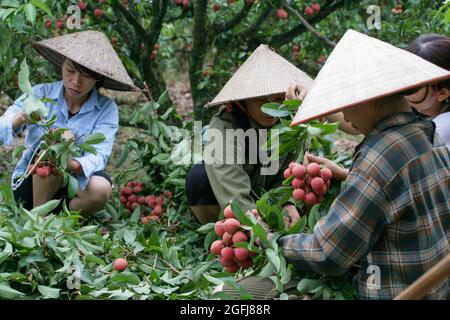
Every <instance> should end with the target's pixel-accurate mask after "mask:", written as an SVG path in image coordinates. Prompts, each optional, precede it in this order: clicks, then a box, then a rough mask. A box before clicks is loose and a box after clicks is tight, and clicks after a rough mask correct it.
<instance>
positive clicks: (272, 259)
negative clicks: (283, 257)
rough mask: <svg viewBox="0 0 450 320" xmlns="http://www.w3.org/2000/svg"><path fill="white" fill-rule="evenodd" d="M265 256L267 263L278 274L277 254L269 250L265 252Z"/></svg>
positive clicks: (279, 262)
mask: <svg viewBox="0 0 450 320" xmlns="http://www.w3.org/2000/svg"><path fill="white" fill-rule="evenodd" d="M266 255H267V259H269V261H270V262H271V263H272V264H273V266H274V267H275V270H276V271H277V272H280V267H281V261H280V257H279V256H278V254H277V253H276V252H275V251H274V250H273V249H270V248H269V249H267V250H266Z"/></svg>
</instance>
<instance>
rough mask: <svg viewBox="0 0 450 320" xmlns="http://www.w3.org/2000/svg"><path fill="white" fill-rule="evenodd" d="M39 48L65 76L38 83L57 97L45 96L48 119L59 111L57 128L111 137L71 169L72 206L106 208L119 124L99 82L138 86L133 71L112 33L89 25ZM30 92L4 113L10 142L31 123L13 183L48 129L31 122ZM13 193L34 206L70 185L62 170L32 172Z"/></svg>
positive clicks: (1, 129) (88, 210) (40, 94)
mask: <svg viewBox="0 0 450 320" xmlns="http://www.w3.org/2000/svg"><path fill="white" fill-rule="evenodd" d="M33 46H34V48H35V49H36V50H37V51H38V52H39V53H40V54H41V55H42V56H43V57H44V58H46V59H47V60H49V61H50V62H52V63H53V64H55V65H57V66H58V67H60V68H61V73H62V79H61V80H60V81H57V82H53V83H46V84H39V85H36V86H35V87H33V94H34V95H35V96H36V97H37V98H49V99H51V100H53V101H54V102H55V103H49V102H45V104H46V106H47V107H48V108H49V115H48V117H47V118H48V119H50V118H51V117H53V116H56V117H57V120H56V123H55V124H54V125H53V127H54V128H67V129H69V131H66V133H67V137H68V138H70V137H74V138H75V140H76V141H82V140H83V138H85V137H87V136H89V135H91V134H93V133H101V134H103V135H104V136H105V137H106V139H105V141H103V142H102V143H99V144H97V145H95V149H96V151H97V154H93V153H85V154H83V155H82V156H80V157H77V158H69V160H68V165H67V169H68V171H69V172H71V173H72V174H73V175H75V176H76V177H77V179H78V182H79V190H78V192H77V194H76V196H75V197H74V198H72V199H68V200H69V201H68V206H69V208H70V209H72V210H81V212H82V213H83V214H92V213H95V212H97V211H99V210H101V209H102V208H103V207H104V205H105V204H106V202H107V200H108V198H109V197H110V195H111V192H112V182H111V179H110V178H109V177H108V176H107V175H106V174H105V172H104V169H105V167H106V164H107V162H108V158H109V156H110V154H111V150H112V146H113V143H114V137H115V134H116V132H117V129H118V127H119V113H118V109H117V105H116V103H115V102H114V101H113V100H111V99H110V98H107V97H105V96H103V95H101V94H100V93H99V92H98V89H99V88H100V87H105V88H109V89H113V90H122V91H128V90H134V89H135V86H134V84H133V81H132V80H131V79H130V77H129V76H128V74H127V72H126V70H125V68H124V66H123V65H122V63H121V61H120V59H119V57H118V55H117V53H116V52H115V51H114V49H113V47H112V46H111V44H110V42H109V40H108V39H107V37H106V36H105V35H104V34H103V33H101V32H95V31H86V32H78V33H72V34H68V35H64V36H60V37H56V38H52V39H48V40H44V41H40V42H37V43H34V44H33ZM24 100H25V95H23V96H22V97H20V98H19V99H18V100H16V101H15V102H14V104H13V105H12V106H11V107H9V109H8V110H7V111H6V113H5V114H4V115H3V116H2V117H1V118H0V141H2V142H3V143H5V144H11V143H12V140H13V137H14V135H16V134H18V133H19V132H21V131H23V130H24V129H25V128H27V133H26V137H25V146H26V147H27V149H26V150H25V152H24V153H23V155H22V158H21V159H20V161H19V163H18V164H17V166H16V167H15V169H14V172H13V175H12V182H13V186H14V184H15V182H16V181H17V179H18V177H19V176H21V175H23V174H24V173H25V172H26V170H27V165H28V164H29V163H30V162H31V161H33V159H32V158H33V155H34V154H35V153H36V151H38V150H37V149H38V147H39V144H40V141H41V139H42V136H43V133H44V132H43V130H42V128H41V127H40V126H38V125H33V124H29V118H28V116H27V114H26V113H25V112H24V108H23V107H24V106H23V104H24ZM13 189H15V190H14V197H15V199H16V200H17V201H20V202H22V203H23V204H24V207H25V208H27V209H31V208H33V207H36V206H39V205H41V204H43V203H45V202H47V201H48V200H50V199H52V198H56V199H60V198H62V197H66V196H67V188H62V176H58V177H56V176H49V177H48V178H46V179H42V178H40V177H38V176H37V175H30V176H28V178H27V179H26V180H24V181H23V182H22V183H21V184H20V186H18V187H17V186H16V187H13Z"/></svg>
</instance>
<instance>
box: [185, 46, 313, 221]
mask: <svg viewBox="0 0 450 320" xmlns="http://www.w3.org/2000/svg"><path fill="white" fill-rule="evenodd" d="M294 79H300V81H301V82H310V81H311V79H310V78H309V77H308V76H307V75H306V74H305V73H304V72H302V71H301V70H299V69H298V68H296V67H295V66H294V65H292V64H291V63H289V62H288V61H287V60H285V59H284V58H282V57H281V56H279V55H278V54H276V53H275V52H274V51H272V50H271V49H269V47H268V46H266V45H261V46H260V47H259V48H257V49H256V50H255V52H254V53H253V54H252V55H251V56H250V57H249V58H248V59H247V60H246V61H245V63H244V64H243V65H242V66H241V67H240V68H239V70H237V71H236V73H235V74H234V75H233V77H232V78H231V79H230V80H229V81H228V82H227V83H226V85H225V86H224V87H223V88H222V90H221V91H220V92H219V94H218V95H217V96H216V97H215V98H214V100H213V101H212V102H210V103H209V106H210V107H213V106H222V107H221V108H220V109H219V111H218V113H217V114H216V115H215V116H214V117H213V119H212V120H211V122H210V126H209V129H208V139H209V142H208V144H207V146H206V148H205V152H204V161H203V162H202V163H199V164H196V165H195V166H194V167H193V168H192V170H191V171H190V172H189V174H188V176H187V179H186V190H187V196H188V201H189V203H190V205H191V208H192V210H193V212H194V215H195V216H196V218H197V220H198V221H199V222H200V223H207V222H211V221H217V219H218V216H219V211H220V209H224V207H225V206H226V205H227V204H229V202H230V201H231V200H235V201H236V202H237V203H238V204H239V205H240V206H241V208H242V209H244V210H248V209H250V208H254V207H255V195H256V193H257V192H259V191H260V190H261V188H264V189H266V190H269V189H271V188H273V187H275V186H277V185H278V184H280V183H281V182H282V180H283V175H282V168H284V167H286V166H287V165H288V163H289V162H290V161H292V160H294V159H295V155H288V156H286V157H284V158H282V159H280V160H279V163H278V168H277V170H276V171H275V172H272V173H268V174H263V173H262V167H263V165H262V161H260V157H259V156H258V154H257V155H256V157H257V161H251V160H250V158H251V157H250V156H249V154H250V153H251V152H252V151H254V150H255V149H254V148H252V147H256V149H257V150H259V148H258V143H261V140H259V141H250V142H249V141H248V140H247V142H242V141H240V142H235V140H234V137H233V136H231V135H227V134H226V132H227V130H230V131H231V132H237V131H233V130H239V129H241V130H243V131H244V132H251V131H252V130H254V132H255V133H258V132H263V131H262V130H264V129H266V130H267V129H270V128H272V127H273V126H274V125H275V124H276V123H277V122H278V121H279V119H278V118H274V117H271V116H269V115H267V114H265V113H263V112H262V111H261V106H262V105H263V104H265V103H268V102H279V103H281V102H283V101H284V96H285V93H286V89H287V87H288V85H289V83H291V82H292V81H293V80H294ZM213 133H217V135H218V136H220V137H219V138H217V135H214V134H213ZM213 136H214V137H213ZM264 142H265V141H264ZM264 142H263V143H264ZM223 146H225V147H223ZM214 148H216V149H217V150H220V151H217V150H216V152H217V154H216V155H213V156H212V157H208V156H207V155H206V154H207V153H208V150H212V149H214ZM227 150H228V151H227ZM230 150H231V151H230ZM239 155H242V156H243V157H245V159H243V160H244V161H241V162H239V161H237V159H236V160H232V159H230V158H228V159H227V156H228V157H229V156H231V158H233V159H235V158H234V156H236V158H237V157H238V156H239ZM219 158H220V159H219ZM227 160H230V161H227ZM285 208H286V209H287V210H288V212H289V213H290V216H291V219H292V220H294V221H295V220H296V219H297V218H298V212H297V210H296V209H295V207H294V206H293V205H289V204H288V205H286V206H285Z"/></svg>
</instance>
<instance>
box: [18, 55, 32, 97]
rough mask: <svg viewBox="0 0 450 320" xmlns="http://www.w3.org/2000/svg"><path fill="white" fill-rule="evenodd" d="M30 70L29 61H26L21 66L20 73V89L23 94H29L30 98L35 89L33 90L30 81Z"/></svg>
mask: <svg viewBox="0 0 450 320" xmlns="http://www.w3.org/2000/svg"><path fill="white" fill-rule="evenodd" d="M29 78H30V69H29V68H28V64H27V60H26V59H24V60H23V61H22V63H21V64H20V71H19V77H18V81H19V88H20V90H22V92H23V93H26V94H28V95H29V96H32V95H33V89H32V88H31V83H30V80H28V79H29Z"/></svg>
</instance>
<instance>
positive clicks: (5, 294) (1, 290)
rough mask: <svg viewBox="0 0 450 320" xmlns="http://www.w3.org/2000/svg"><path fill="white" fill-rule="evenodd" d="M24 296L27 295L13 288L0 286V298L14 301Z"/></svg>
mask: <svg viewBox="0 0 450 320" xmlns="http://www.w3.org/2000/svg"><path fill="white" fill-rule="evenodd" d="M24 295H25V294H24V293H22V292H20V291H17V290H14V289H13V288H11V287H8V286H6V285H4V284H0V297H2V298H6V299H14V298H18V297H22V296H24Z"/></svg>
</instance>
